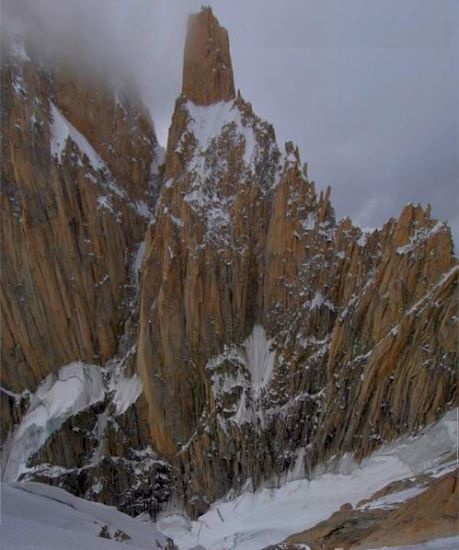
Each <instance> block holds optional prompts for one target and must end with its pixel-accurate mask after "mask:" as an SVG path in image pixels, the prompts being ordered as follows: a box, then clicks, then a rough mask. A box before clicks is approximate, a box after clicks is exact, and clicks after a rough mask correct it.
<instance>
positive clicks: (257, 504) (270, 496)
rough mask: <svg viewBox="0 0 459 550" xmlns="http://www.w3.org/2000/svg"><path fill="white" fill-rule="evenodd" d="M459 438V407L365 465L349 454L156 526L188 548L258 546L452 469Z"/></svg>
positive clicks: (247, 548)
mask: <svg viewBox="0 0 459 550" xmlns="http://www.w3.org/2000/svg"><path fill="white" fill-rule="evenodd" d="M456 441H457V410H454V411H451V412H449V413H448V414H447V415H445V416H444V417H443V418H442V419H441V420H440V421H439V422H438V423H436V424H435V425H433V426H430V427H428V428H426V429H425V430H423V431H422V432H421V433H420V434H418V435H417V436H416V437H404V438H401V439H399V440H397V441H395V442H393V443H390V444H386V445H384V446H383V447H381V448H380V449H379V450H377V451H376V452H375V453H373V455H371V456H370V457H368V458H367V459H365V460H364V461H363V462H362V463H361V464H359V465H358V464H356V463H355V462H354V461H353V460H352V458H351V457H350V456H345V457H343V459H341V460H340V461H339V462H338V463H335V464H334V465H332V464H330V465H328V466H322V467H321V468H318V469H317V470H316V472H315V476H313V479H311V480H306V479H303V480H298V481H291V482H288V483H286V484H285V485H283V486H281V487H280V488H273V489H270V488H265V489H261V490H259V491H257V492H255V493H253V492H246V493H243V494H242V495H240V496H239V497H238V498H236V499H234V500H231V501H226V502H225V499H223V500H222V501H219V502H217V503H215V504H214V505H213V506H212V507H211V508H210V510H209V511H208V512H207V513H206V514H204V515H203V516H201V517H200V518H198V520H197V521H193V522H190V521H188V520H186V519H185V518H184V517H183V515H180V514H168V515H164V516H163V517H162V518H160V519H159V520H158V522H157V524H156V525H157V527H158V529H160V530H161V531H162V532H164V533H166V534H167V535H169V536H170V537H171V538H173V539H174V542H175V544H177V545H178V546H179V548H180V549H183V550H185V549H189V548H192V547H193V546H195V545H197V544H200V545H202V546H204V547H205V548H207V549H209V550H223V549H225V550H229V549H238V550H257V549H260V548H264V547H265V546H268V545H271V544H276V543H278V542H281V541H283V540H284V539H285V538H287V537H288V536H290V535H293V534H294V533H298V532H301V531H304V530H305V529H308V528H310V527H313V526H314V525H316V524H317V523H318V522H320V521H323V520H325V519H327V518H328V517H329V516H330V515H331V514H333V513H334V512H335V511H336V510H338V509H339V507H340V506H341V505H342V504H344V503H346V502H350V503H351V504H352V505H353V506H355V505H356V504H357V503H358V502H359V501H360V500H363V499H365V498H368V497H370V496H371V495H372V494H373V493H374V492H376V491H377V490H378V489H381V488H382V487H384V486H385V485H387V484H388V483H391V482H393V481H396V480H399V479H404V478H406V477H410V476H412V475H417V474H420V473H423V472H436V474H437V475H439V474H440V471H441V470H442V468H444V469H445V470H446V466H440V465H441V464H442V463H443V462H444V461H445V460H446V459H447V458H448V457H450V456H451V454H452V453H455V449H456ZM448 467H449V468H452V467H454V464H449V466H448ZM399 496H400V495H399ZM426 548H432V549H433V548H442V547H439V546H437V547H436V546H430V547H429V546H426ZM445 548H449V547H445Z"/></svg>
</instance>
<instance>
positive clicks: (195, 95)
mask: <svg viewBox="0 0 459 550" xmlns="http://www.w3.org/2000/svg"><path fill="white" fill-rule="evenodd" d="M182 93H183V95H184V96H185V97H187V98H188V99H190V101H192V102H193V103H194V104H195V105H211V104H212V103H217V102H219V101H230V100H231V99H234V97H235V90H234V76H233V68H232V63H231V55H230V47H229V38H228V32H227V31H226V29H224V28H223V27H221V26H220V25H219V23H218V21H217V19H216V18H215V16H214V14H213V13H212V10H211V9H210V8H204V9H203V10H202V11H201V12H200V13H199V14H197V15H192V16H191V17H190V18H189V21H188V33H187V38H186V45H185V63H184V64H183V85H182Z"/></svg>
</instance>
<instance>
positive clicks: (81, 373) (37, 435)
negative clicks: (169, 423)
mask: <svg viewBox="0 0 459 550" xmlns="http://www.w3.org/2000/svg"><path fill="white" fill-rule="evenodd" d="M104 397H105V387H104V382H103V379H102V371H101V369H100V368H99V367H97V366H95V365H87V364H85V363H81V362H75V363H70V364H69V365H67V366H65V367H62V368H61V369H60V370H59V373H58V374H57V375H54V374H50V375H49V376H48V377H47V378H45V380H44V381H43V382H42V383H41V384H40V386H39V387H38V389H37V391H36V392H35V394H34V396H33V398H32V401H31V403H30V406H29V408H28V410H27V413H26V414H25V416H24V418H23V419H22V422H21V423H20V425H19V426H18V427H17V429H16V431H15V432H14V434H13V437H12V441H11V446H10V449H11V451H10V453H9V456H8V459H7V463H6V468H5V473H4V479H5V480H6V481H12V480H14V479H17V478H18V477H19V475H20V474H21V473H23V472H24V471H25V469H26V463H27V460H28V459H29V458H30V457H31V456H33V455H34V454H35V453H36V452H37V451H38V450H39V449H40V447H41V446H42V445H43V444H44V443H45V441H46V440H47V439H48V437H49V436H50V435H51V434H53V433H54V432H55V431H57V430H58V429H59V428H60V427H61V426H62V424H63V423H64V422H65V421H66V420H67V419H68V418H70V417H71V416H73V415H75V414H77V413H79V412H80V411H82V410H84V409H86V408H88V407H90V406H91V405H93V404H95V403H98V402H99V401H102V400H103V399H104Z"/></svg>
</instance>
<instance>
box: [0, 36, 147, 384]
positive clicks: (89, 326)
mask: <svg viewBox="0 0 459 550" xmlns="http://www.w3.org/2000/svg"><path fill="white" fill-rule="evenodd" d="M2 69H3V70H2V133H3V140H2V214H3V215H2V267H3V273H2V298H1V300H2V302H1V305H2V316H3V317H2V381H3V382H2V383H3V386H5V387H6V388H7V389H9V390H14V391H19V392H20V391H22V390H23V389H25V388H28V389H31V390H32V389H34V388H35V387H36V385H37V384H38V383H39V382H40V381H41V380H42V379H43V378H44V377H45V376H46V375H48V374H49V373H50V372H56V370H57V369H58V368H59V367H60V366H62V365H65V364H66V363H69V362H70V361H72V360H76V359H82V360H85V361H88V362H97V363H99V362H104V361H106V360H108V359H110V358H111V357H112V356H113V355H114V353H115V352H116V350H117V347H118V340H119V337H120V335H121V334H122V332H123V330H124V329H123V323H124V321H125V320H126V318H127V316H128V314H129V312H130V306H129V303H130V295H131V294H132V292H131V291H130V288H129V284H130V282H131V281H130V279H131V265H132V258H133V254H134V253H135V251H136V249H137V247H138V246H139V244H140V243H141V242H142V241H143V237H144V232H145V229H146V225H147V223H148V220H149V218H150V209H151V207H152V204H153V200H154V198H155V197H154V194H155V187H154V186H155V182H154V181H153V179H152V177H151V166H152V164H154V163H155V162H156V161H157V155H158V153H157V145H156V138H155V135H154V131H153V128H152V125H151V122H150V120H149V118H148V116H147V115H146V114H145V113H144V112H143V111H142V110H140V109H139V108H138V107H137V106H135V105H132V104H130V103H129V102H128V101H127V100H126V99H124V100H123V99H121V98H120V97H119V96H117V95H116V94H115V92H114V91H111V90H109V89H104V88H103V87H101V86H100V85H99V88H98V90H99V91H98V92H96V91H95V90H96V88H95V86H96V84H95V83H91V82H90V81H88V82H84V81H83V80H82V79H80V80H78V79H76V78H74V77H73V76H72V75H64V74H62V72H61V71H57V72H56V73H52V72H51V71H49V70H47V69H45V68H44V67H41V66H40V65H39V63H38V62H32V61H31V60H30V59H29V58H28V56H27V54H26V53H25V52H24V51H23V50H20V49H19V47H16V49H15V50H14V51H13V52H12V54H11V56H10V57H9V59H7V60H6V61H5V63H4V66H3V67H2ZM82 105H83V106H84V108H82ZM153 178H154V176H153ZM50 329H51V330H50Z"/></svg>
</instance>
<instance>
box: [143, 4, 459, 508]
mask: <svg viewBox="0 0 459 550" xmlns="http://www.w3.org/2000/svg"><path fill="white" fill-rule="evenodd" d="M220 33H222V34H221V36H222V37H223V38H222V39H221V40H222V42H220V44H221V43H223V44H224V45H223V46H222V45H219V46H218V47H217V46H216V44H218V43H219V40H217V39H216V38H215V35H216V34H220ZM217 50H219V51H220V52H221V53H222V55H221V56H218V55H216V54H215V55H210V53H212V52H214V53H215V52H216V51H217ZM228 52H229V48H228V46H227V42H226V33H223V31H221V30H220V27H219V26H218V24H217V23H216V21H215V19H214V17H213V16H212V14H211V12H210V11H209V10H207V9H206V10H204V11H203V12H202V13H201V14H199V15H198V16H194V17H192V18H191V21H190V29H189V36H188V39H187V42H186V50H185V61H184V83H183V92H182V95H181V96H180V97H179V99H178V100H177V103H176V108H175V112H174V115H173V120H172V125H171V128H170V133H169V142H168V149H167V154H166V163H165V168H164V183H163V187H162V190H161V195H160V198H159V202H158V207H157V214H156V219H155V222H154V224H153V225H152V226H151V227H150V228H149V230H148V233H147V241H146V242H147V244H146V257H145V263H144V270H143V277H142V289H141V303H140V329H139V340H138V355H137V366H138V370H139V373H140V374H141V376H142V379H143V382H144V387H145V398H146V401H147V403H148V407H149V414H150V427H151V438H152V441H153V442H154V444H155V446H156V448H157V450H158V451H159V452H160V453H162V454H164V455H165V456H167V457H168V459H169V460H170V461H172V462H173V463H175V464H176V465H177V468H178V469H179V470H180V471H181V472H182V476H181V478H182V482H183V485H182V487H183V489H182V491H183V498H184V499H185V502H186V503H187V505H188V509H189V510H190V511H191V512H192V513H200V512H202V511H203V510H205V509H206V507H207V506H208V503H209V502H210V501H212V500H214V499H216V498H218V497H220V496H222V495H223V494H224V493H225V492H227V491H229V490H231V489H236V490H237V489H238V488H240V487H241V486H242V485H243V484H244V483H246V482H247V480H248V479H251V480H252V483H253V484H254V485H257V484H259V483H260V482H261V481H262V480H263V479H265V480H266V479H271V478H272V477H273V476H274V477H276V476H288V475H289V474H288V472H289V471H290V470H292V469H294V470H295V471H296V474H295V475H298V472H302V473H303V474H304V473H306V472H307V471H308V470H309V469H310V468H312V467H314V465H316V464H317V463H319V462H321V461H323V460H326V459H328V458H329V457H330V456H332V455H337V454H338V455H339V454H340V453H343V452H347V451H350V452H354V453H356V455H357V456H364V455H365V454H368V453H369V452H371V450H373V449H374V448H375V447H376V446H377V445H379V444H380V443H381V442H383V441H386V440H390V439H392V438H394V437H396V436H397V435H399V434H401V433H405V432H410V431H413V430H416V429H417V427H419V426H420V425H422V424H424V423H427V422H431V421H433V420H434V419H435V418H437V417H438V415H440V414H441V413H442V412H443V411H444V410H445V409H448V408H449V407H451V406H453V405H454V403H456V402H457V401H456V400H457V396H456V390H455V378H454V365H455V362H456V361H457V332H456V330H457V317H456V314H455V308H456V307H457V299H456V297H455V294H454V285H455V283H456V281H457V272H458V268H457V262H456V260H455V258H454V256H453V252H452V241H451V235H450V231H449V228H448V227H447V226H446V225H445V224H442V223H437V222H436V220H433V219H432V218H431V215H430V208H428V209H427V210H424V209H423V208H421V207H420V206H417V207H416V206H407V207H406V208H405V209H404V210H403V212H402V214H401V216H400V218H399V219H398V220H395V219H392V220H389V221H388V222H387V223H386V224H385V225H384V226H383V227H382V228H381V229H376V230H373V231H370V232H362V230H361V229H360V228H358V227H355V226H354V225H353V224H352V222H351V221H350V220H342V221H341V222H339V223H337V222H336V221H335V216H334V211H333V208H332V206H331V202H330V189H329V188H328V189H327V191H326V192H325V193H322V192H321V193H320V194H319V195H318V194H317V193H316V190H315V185H314V182H311V181H309V180H308V177H307V170H306V168H304V169H302V168H301V162H300V155H299V152H298V150H297V149H296V148H295V147H294V145H293V144H290V143H289V144H287V145H286V148H285V152H281V151H280V150H279V148H278V146H277V144H276V140H275V135H274V131H273V129H272V128H271V127H270V126H269V125H268V124H267V123H265V122H263V121H261V120H260V119H259V118H258V117H257V116H256V115H255V114H254V113H253V111H252V108H251V106H250V104H248V103H246V102H245V101H244V100H243V99H242V98H241V97H240V95H238V97H236V98H235V97H234V94H233V91H232V89H233V86H232V73H231V72H230V71H229V70H228V71H227V72H226V68H230V67H231V63H230V61H229V59H226V58H227V57H228V56H229V53H228ZM221 59H225V61H224V63H223V62H221ZM223 68H224V69H225V70H223ZM224 76H228V80H225V78H224ZM222 83H227V84H224V85H223V84H222Z"/></svg>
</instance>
